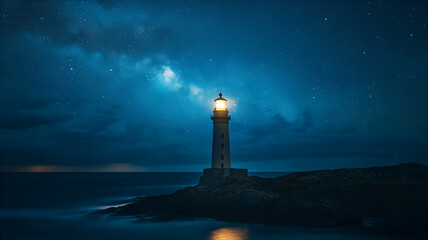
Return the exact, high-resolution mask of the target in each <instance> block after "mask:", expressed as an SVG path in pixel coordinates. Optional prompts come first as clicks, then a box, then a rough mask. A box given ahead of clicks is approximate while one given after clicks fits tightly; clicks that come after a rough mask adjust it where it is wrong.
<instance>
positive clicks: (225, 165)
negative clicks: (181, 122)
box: [199, 93, 248, 186]
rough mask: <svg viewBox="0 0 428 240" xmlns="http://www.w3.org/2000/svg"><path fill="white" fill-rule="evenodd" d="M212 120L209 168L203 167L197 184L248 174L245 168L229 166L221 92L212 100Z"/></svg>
mask: <svg viewBox="0 0 428 240" xmlns="http://www.w3.org/2000/svg"><path fill="white" fill-rule="evenodd" d="M211 120H212V121H213V146H212V159H211V168H206V169H204V175H203V176H202V177H201V179H200V181H199V185H206V186H210V185H216V184H219V183H221V182H222V181H224V180H225V179H226V178H242V177H247V176H248V171H247V169H237V168H232V167H231V161H230V143H229V120H230V115H229V111H228V110H227V100H226V99H225V98H223V94H221V93H220V94H219V97H218V98H216V99H215V100H214V111H213V115H211Z"/></svg>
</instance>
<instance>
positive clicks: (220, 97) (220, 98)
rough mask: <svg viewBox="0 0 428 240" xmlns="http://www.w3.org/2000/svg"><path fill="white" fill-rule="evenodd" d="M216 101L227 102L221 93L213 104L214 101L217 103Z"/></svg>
mask: <svg viewBox="0 0 428 240" xmlns="http://www.w3.org/2000/svg"><path fill="white" fill-rule="evenodd" d="M217 100H223V101H227V100H226V98H223V94H222V93H220V94H219V97H218V98H216V99H215V100H214V102H215V101H217Z"/></svg>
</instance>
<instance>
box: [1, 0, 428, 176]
mask: <svg viewBox="0 0 428 240" xmlns="http://www.w3.org/2000/svg"><path fill="white" fill-rule="evenodd" d="M427 12H428V3H427V2H426V1H282V2H280V1H271V2H269V1H233V2H228V1H209V2H208V1H110V0H109V1H83V2H81V1H69V2H68V1H40V2H39V1H2V2H1V55H0V58H1V67H0V69H1V71H0V72H1V73H0V79H1V82H0V86H1V87H0V97H1V99H0V100H1V108H0V115H1V117H0V151H1V166H0V167H1V171H201V169H202V168H207V167H210V163H211V144H212V121H211V120H210V115H211V114H212V109H213V100H214V99H215V98H216V97H217V96H218V93H219V92H220V91H221V92H222V93H223V94H224V97H225V98H227V99H228V107H229V110H230V114H231V116H232V120H231V121H230V140H231V159H232V167H238V168H248V169H249V170H250V171H294V170H311V169H328V168H343V167H369V166H383V165H393V164H398V163H403V162H420V163H425V164H428V139H427V134H428V128H427V121H428V119H427V118H428V111H427V109H428V94H427V92H428V31H427V30H428V27H427V24H428V14H427Z"/></svg>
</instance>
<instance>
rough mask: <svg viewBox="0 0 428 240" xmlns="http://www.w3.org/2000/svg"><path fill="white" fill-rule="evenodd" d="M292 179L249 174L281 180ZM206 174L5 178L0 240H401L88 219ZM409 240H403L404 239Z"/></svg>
mask: <svg viewBox="0 0 428 240" xmlns="http://www.w3.org/2000/svg"><path fill="white" fill-rule="evenodd" d="M285 174H287V173H284V172H279V173H250V175H256V176H260V177H277V176H281V175H285ZM201 175H202V174H201V173H195V172H183V173H177V172H174V173H148V172H141V173H135V172H132V173H123V172H121V173H0V239H3V240H8V239H44V240H45V239H47V240H50V239H64V240H67V239H103V240H109V239H121V240H126V239H132V240H135V239H144V240H151V239H153V240H167V239H168V240H169V239H186V240H193V239H198V240H250V239H251V240H274V239H275V240H277V239H278V240H279V239H292V240H299V239H304V240H313V239H314V240H316V239H323V240H324V239H325V240H335V239H367V240H371V239H400V238H399V237H394V236H390V235H383V234H374V233H373V232H371V231H367V230H366V229H360V228H356V229H354V228H305V227H291V226H290V227H283V226H268V225H261V224H245V223H230V222H222V221H216V220H212V219H197V220H189V221H168V222H144V223H141V222H137V221H136V219H134V218H132V217H107V216H103V217H95V218H94V217H89V216H90V214H91V213H93V212H96V211H99V210H102V209H106V208H108V207H113V206H120V205H122V204H126V202H128V201H129V200H130V199H133V198H135V197H144V196H150V195H159V194H169V193H173V192H175V191H177V190H179V189H181V188H183V187H186V186H194V185H197V183H198V181H199V178H200V176H201ZM403 239H404V238H403Z"/></svg>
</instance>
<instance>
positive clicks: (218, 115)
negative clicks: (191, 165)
mask: <svg viewBox="0 0 428 240" xmlns="http://www.w3.org/2000/svg"><path fill="white" fill-rule="evenodd" d="M213 114H214V115H212V116H211V120H213V149H212V161H211V168H230V143H229V120H230V115H229V111H228V110H227V100H226V99H225V98H223V94H221V93H220V94H219V97H218V98H217V99H215V100H214V111H213Z"/></svg>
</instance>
